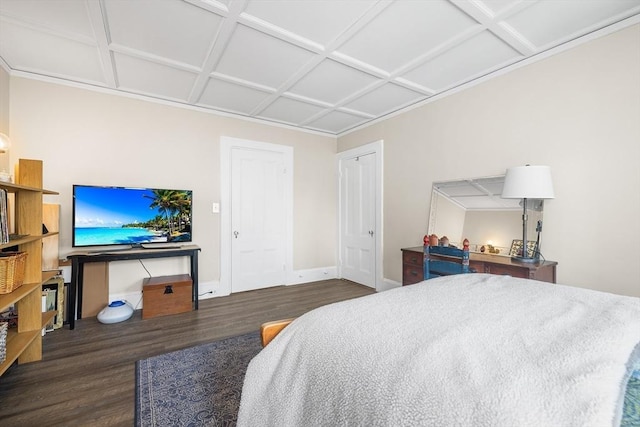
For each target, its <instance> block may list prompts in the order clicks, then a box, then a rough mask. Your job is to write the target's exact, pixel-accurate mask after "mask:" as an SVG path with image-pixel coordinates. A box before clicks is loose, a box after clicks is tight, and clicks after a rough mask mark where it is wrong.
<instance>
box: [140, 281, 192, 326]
mask: <svg viewBox="0 0 640 427" xmlns="http://www.w3.org/2000/svg"><path fill="white" fill-rule="evenodd" d="M191 309H192V281H191V276H189V275H188V274H177V275H173V276H159V277H149V278H146V279H144V281H143V282H142V318H143V319H149V318H151V317H156V316H166V315H168V314H177V313H185V312H187V311H191Z"/></svg>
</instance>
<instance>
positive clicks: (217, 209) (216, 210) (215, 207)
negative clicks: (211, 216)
mask: <svg viewBox="0 0 640 427" xmlns="http://www.w3.org/2000/svg"><path fill="white" fill-rule="evenodd" d="M212 210H213V213H220V203H217V202H216V203H214V204H213V209H212Z"/></svg>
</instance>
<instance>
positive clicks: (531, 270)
mask: <svg viewBox="0 0 640 427" xmlns="http://www.w3.org/2000/svg"><path fill="white" fill-rule="evenodd" d="M422 260H423V248H422V246H417V247H414V248H403V249H402V286H405V285H412V284H414V283H418V282H422V280H423V270H422ZM557 265H558V263H557V262H555V261H542V262H538V263H526V262H518V261H514V260H512V259H511V258H510V257H507V256H500V255H491V254H481V253H477V252H471V253H470V254H469V268H470V269H473V270H475V271H476V272H477V273H489V274H503V275H509V276H513V277H521V278H524V279H533V280H540V281H542V282H550V283H556V266H557Z"/></svg>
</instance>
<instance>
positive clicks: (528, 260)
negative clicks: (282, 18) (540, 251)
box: [511, 256, 540, 264]
mask: <svg viewBox="0 0 640 427" xmlns="http://www.w3.org/2000/svg"><path fill="white" fill-rule="evenodd" d="M511 260H512V261H517V262H526V263H529V264H532V263H536V262H539V261H540V258H530V257H522V256H512V257H511Z"/></svg>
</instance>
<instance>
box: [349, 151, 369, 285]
mask: <svg viewBox="0 0 640 427" xmlns="http://www.w3.org/2000/svg"><path fill="white" fill-rule="evenodd" d="M340 209H341V212H340V218H341V220H340V228H341V230H340V235H341V246H342V247H341V250H340V253H341V276H342V277H343V278H345V279H348V280H351V281H354V282H356V283H360V284H363V285H366V286H370V287H372V288H375V287H376V153H370V154H365V155H362V156H357V157H354V158H349V159H344V160H342V161H341V165H340Z"/></svg>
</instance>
